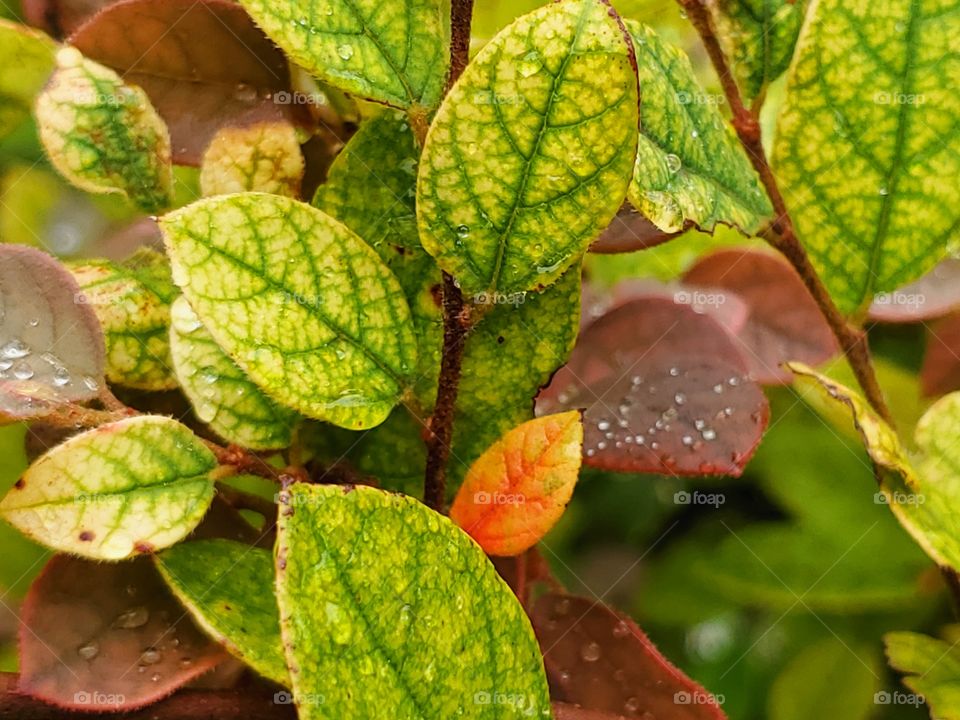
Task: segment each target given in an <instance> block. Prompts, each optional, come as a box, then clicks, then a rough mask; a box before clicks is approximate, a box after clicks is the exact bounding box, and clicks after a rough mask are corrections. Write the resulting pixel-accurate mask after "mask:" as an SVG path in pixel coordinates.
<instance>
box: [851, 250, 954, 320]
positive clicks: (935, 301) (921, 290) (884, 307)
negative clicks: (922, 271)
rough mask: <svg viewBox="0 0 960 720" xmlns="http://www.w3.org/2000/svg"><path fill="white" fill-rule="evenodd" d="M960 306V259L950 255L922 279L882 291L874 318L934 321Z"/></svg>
mask: <svg viewBox="0 0 960 720" xmlns="http://www.w3.org/2000/svg"><path fill="white" fill-rule="evenodd" d="M958 309H960V260H954V259H953V258H949V259H947V260H944V261H943V262H941V263H940V264H939V265H936V266H935V267H934V268H933V270H931V271H930V272H928V273H927V274H926V275H924V276H923V277H921V278H920V279H918V280H915V281H914V282H912V283H910V284H909V285H904V286H903V287H902V288H900V289H898V290H894V291H893V292H883V293H878V294H877V295H876V297H874V299H873V304H872V305H871V306H870V315H869V317H870V319H871V320H877V321H879V322H888V323H911V322H920V321H921V320H932V319H933V318H938V317H942V316H943V315H946V314H948V313H950V312H953V311H954V310H958Z"/></svg>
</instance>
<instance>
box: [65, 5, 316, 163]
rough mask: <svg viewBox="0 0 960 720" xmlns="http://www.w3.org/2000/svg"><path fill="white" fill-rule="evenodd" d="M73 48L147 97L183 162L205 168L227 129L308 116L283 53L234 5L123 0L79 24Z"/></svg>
mask: <svg viewBox="0 0 960 720" xmlns="http://www.w3.org/2000/svg"><path fill="white" fill-rule="evenodd" d="M70 44H71V45H74V46H76V47H77V48H78V49H79V50H80V51H81V52H82V53H83V54H84V55H86V56H87V57H90V58H92V59H93V60H96V61H97V62H100V63H102V64H104V65H107V66H109V67H111V68H113V69H114V70H116V71H117V72H119V73H120V74H121V75H122V76H123V78H124V80H125V81H126V82H128V83H132V84H135V85H139V86H140V87H142V88H143V89H144V90H145V91H146V93H147V95H149V96H150V101H151V102H152V103H153V105H154V107H156V109H157V112H159V113H160V115H161V116H162V117H163V119H164V120H165V121H166V123H167V126H168V128H169V130H170V139H171V142H172V149H173V159H174V162H177V163H178V164H186V165H197V164H199V162H200V157H201V155H202V153H203V150H204V148H206V146H207V144H208V143H209V142H210V139H211V138H212V137H213V135H214V134H215V133H216V131H217V130H218V129H219V128H221V127H223V126H225V125H246V124H251V123H254V122H258V121H268V120H280V119H284V118H285V119H288V120H291V121H293V122H296V121H298V120H300V121H303V120H305V118H306V113H305V112H304V106H302V105H298V104H296V103H293V102H291V100H292V95H291V94H290V73H289V70H288V68H287V61H286V59H285V58H284V56H283V53H281V52H280V51H279V50H278V49H277V48H276V46H274V44H273V43H272V42H271V41H270V40H269V39H268V38H267V36H266V35H264V34H263V32H262V31H261V30H260V29H259V28H258V27H257V26H256V25H255V24H254V23H253V20H251V19H250V16H249V15H247V13H246V12H245V11H244V9H243V8H242V7H240V5H239V4H237V3H234V2H228V0H124V2H118V3H116V4H113V5H110V6H109V7H107V8H104V9H103V10H102V11H100V12H98V13H97V14H96V15H94V16H93V17H91V18H90V19H89V20H88V21H87V22H85V23H84V24H83V25H81V26H80V27H79V28H78V29H77V31H76V32H75V33H74V34H73V35H72V36H71V37H70Z"/></svg>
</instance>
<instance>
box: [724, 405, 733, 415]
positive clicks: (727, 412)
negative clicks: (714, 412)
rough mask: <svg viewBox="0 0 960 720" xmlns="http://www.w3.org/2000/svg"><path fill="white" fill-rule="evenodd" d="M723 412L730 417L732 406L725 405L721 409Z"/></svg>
mask: <svg viewBox="0 0 960 720" xmlns="http://www.w3.org/2000/svg"><path fill="white" fill-rule="evenodd" d="M723 414H724V415H726V416H727V417H730V416H731V415H733V408H732V407H725V408H724V409H723Z"/></svg>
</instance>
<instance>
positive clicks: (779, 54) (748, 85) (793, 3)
mask: <svg viewBox="0 0 960 720" xmlns="http://www.w3.org/2000/svg"><path fill="white" fill-rule="evenodd" d="M706 5H707V8H708V9H709V10H710V15H711V17H712V18H713V22H714V25H715V27H716V34H717V38H718V39H719V40H720V43H721V45H722V46H723V50H724V54H726V56H727V58H729V60H730V64H731V65H732V66H733V72H734V74H735V75H736V78H737V82H738V83H739V84H740V88H741V90H742V92H743V94H744V96H745V98H746V99H748V100H749V99H752V98H756V97H758V96H762V95H763V93H764V91H765V90H766V88H767V85H769V84H770V83H772V82H773V81H774V80H776V79H777V78H778V77H780V75H781V73H783V72H784V71H785V70H786V69H787V67H788V66H789V65H790V60H791V59H792V58H793V49H794V47H795V46H796V44H797V37H798V36H799V35H800V27H801V25H803V18H804V15H805V13H806V11H807V0H713V2H709V3H706Z"/></svg>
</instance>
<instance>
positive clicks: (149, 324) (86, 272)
mask: <svg viewBox="0 0 960 720" xmlns="http://www.w3.org/2000/svg"><path fill="white" fill-rule="evenodd" d="M70 270H71V272H72V273H73V276H74V277H75V278H76V279H77V282H78V283H79V285H80V289H81V291H82V295H80V299H81V300H82V302H84V303H86V304H88V305H90V306H91V307H92V308H93V309H94V311H95V312H96V314H97V317H98V318H99V319H100V325H101V326H102V327H103V333H104V337H105V338H106V344H107V379H108V380H110V382H112V383H116V384H118V385H124V386H126V387H132V388H138V389H140V390H169V389H170V388H174V387H176V386H177V379H176V377H174V374H173V362H172V360H171V358H170V341H169V333H170V304H171V303H172V302H173V300H174V298H175V297H176V296H177V288H176V286H175V285H174V284H173V280H172V279H171V277H170V263H169V262H168V261H167V258H166V257H164V256H163V255H162V254H161V253H158V252H156V251H155V250H149V249H147V248H143V249H141V250H139V251H137V252H136V253H135V254H134V255H133V256H132V257H131V258H130V259H128V260H127V261H125V262H123V263H114V262H111V261H109V260H87V261H83V262H82V263H79V264H74V265H71V266H70Z"/></svg>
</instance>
